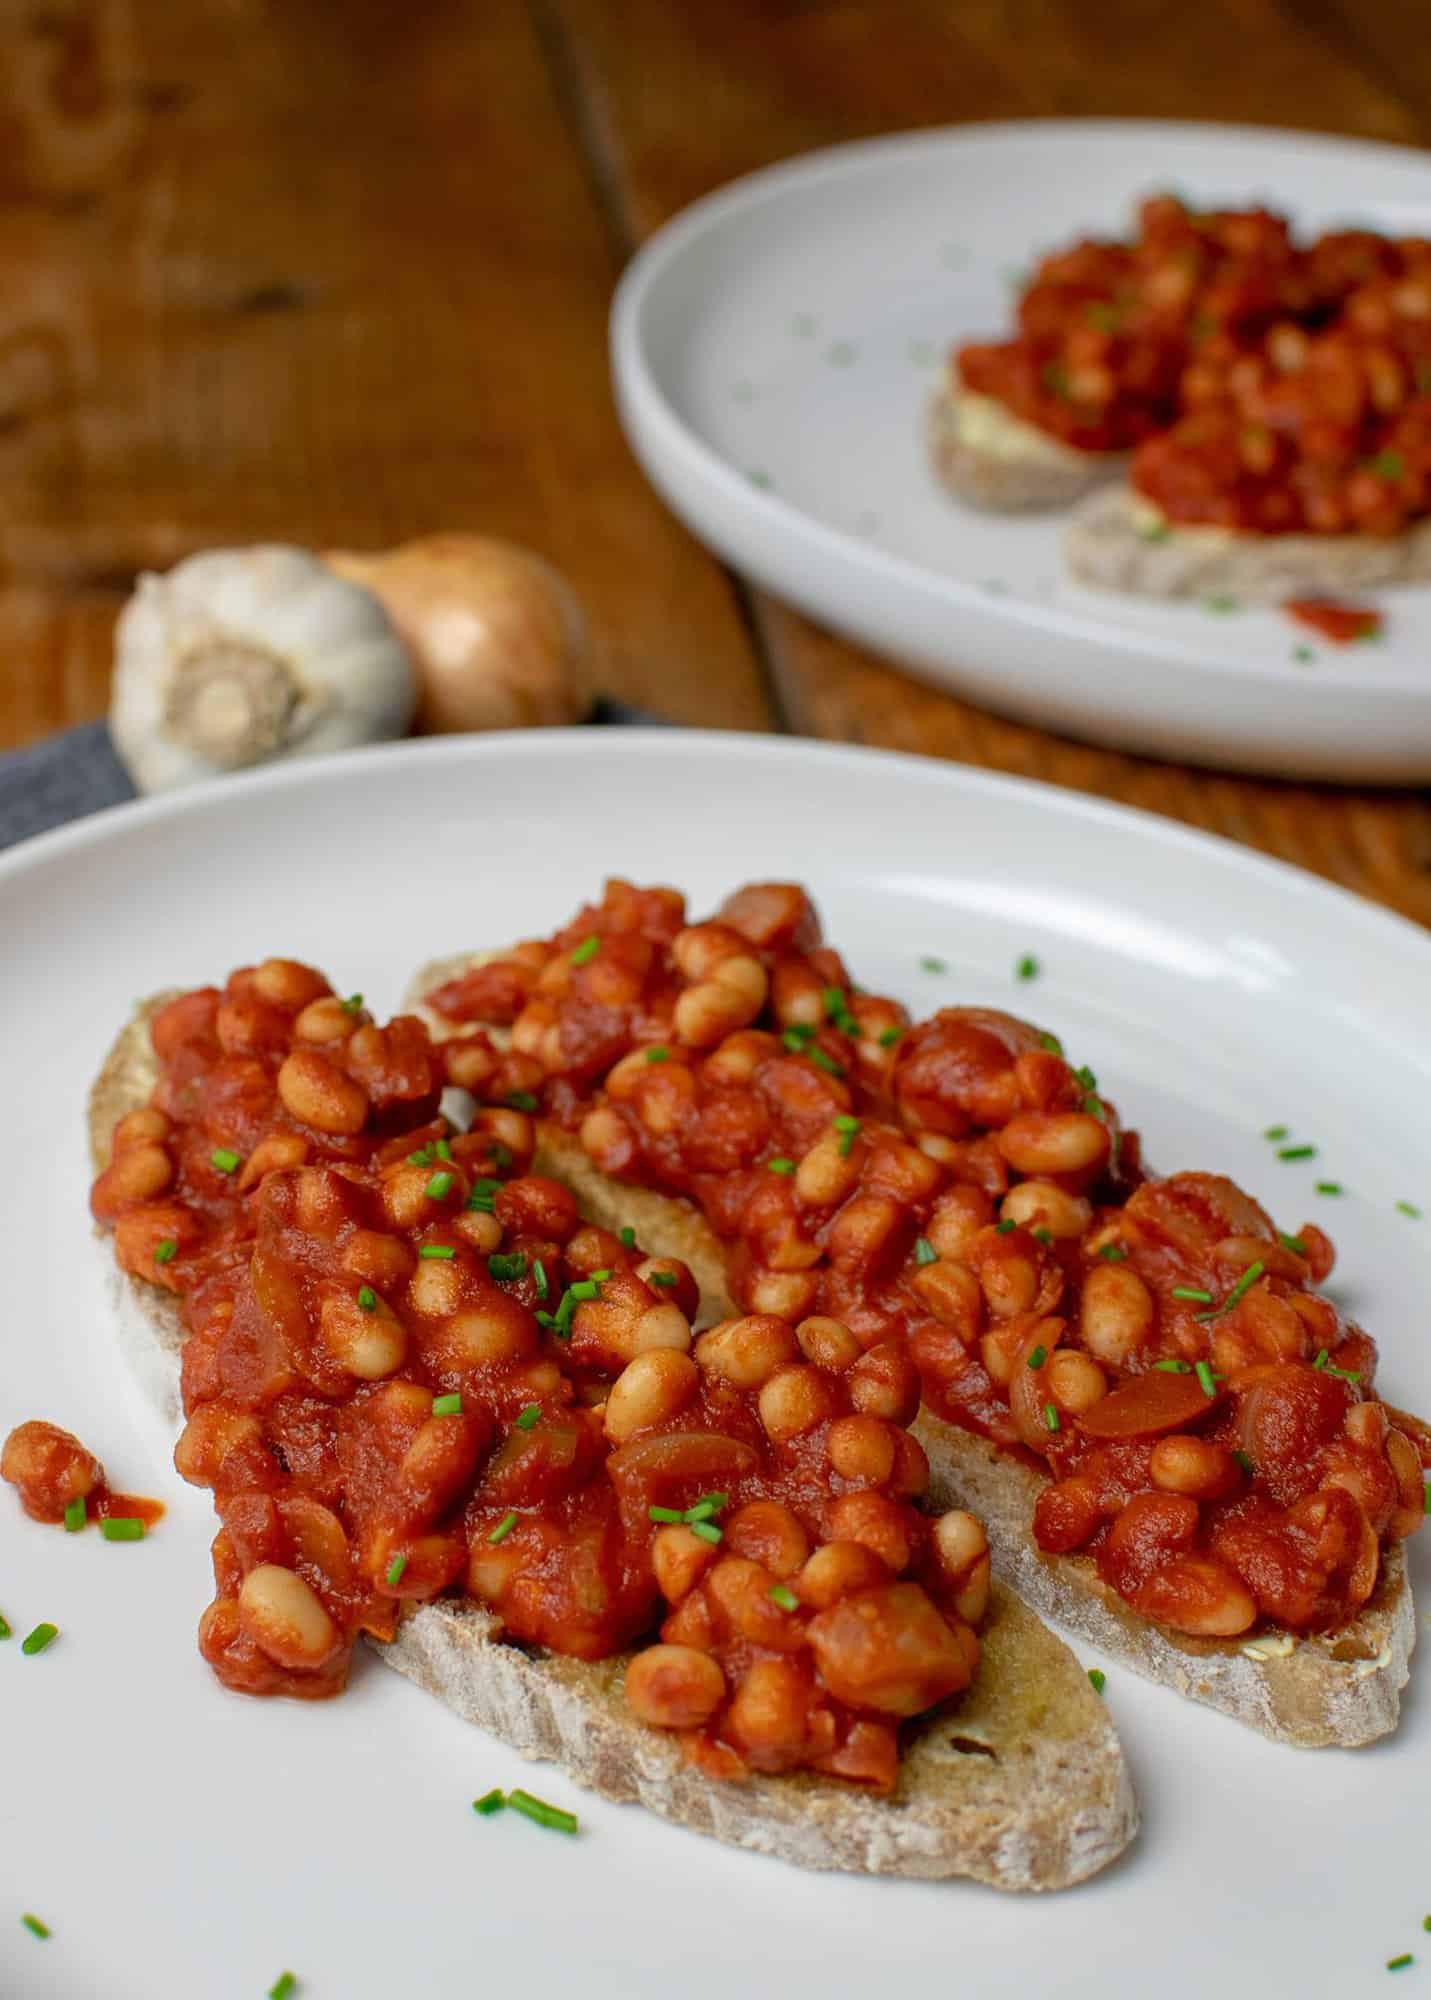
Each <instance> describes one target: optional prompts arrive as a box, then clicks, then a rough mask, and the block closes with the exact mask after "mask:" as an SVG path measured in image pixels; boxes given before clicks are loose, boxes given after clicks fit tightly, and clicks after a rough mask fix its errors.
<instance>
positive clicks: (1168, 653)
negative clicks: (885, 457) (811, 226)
mask: <svg viewBox="0 0 1431 2000" xmlns="http://www.w3.org/2000/svg"><path fill="white" fill-rule="evenodd" d="M1170 134H1171V135H1176V136H1178V137H1184V138H1189V139H1197V138H1204V139H1205V138H1210V137H1217V138H1226V139H1229V140H1231V141H1233V142H1235V143H1239V144H1241V143H1246V144H1249V145H1252V146H1254V147H1258V146H1262V147H1266V148H1268V149H1269V150H1270V149H1271V148H1272V147H1274V146H1275V147H1279V148H1284V147H1288V146H1290V147H1292V148H1294V149H1295V150H1297V151H1301V152H1306V153H1308V154H1311V155H1314V156H1325V154H1327V153H1328V152H1331V153H1333V154H1340V155H1342V156H1344V157H1346V156H1351V157H1356V158H1360V159H1363V160H1366V159H1368V158H1386V157H1387V156H1391V157H1394V158H1397V159H1399V160H1401V161H1403V162H1405V163H1406V164H1408V165H1414V166H1415V167H1417V168H1418V170H1420V171H1421V172H1423V173H1425V174H1426V176H1427V182H1428V189H1427V191H1428V198H1431V152H1425V151H1423V150H1422V149H1421V148H1419V147H1415V146H1407V145H1402V144H1400V143H1398V142H1396V141H1394V140H1385V139H1362V138H1345V137H1342V136H1340V135H1337V134H1323V133H1307V132H1301V131H1297V130H1295V129H1292V128H1288V127H1284V126H1267V125H1238V124H1224V123H1220V122H1218V121H1217V120H1213V119H1174V118H1168V119H1158V118H1095V117H1090V118H1047V119H974V120H970V121H968V122H966V123H963V124H959V125H939V126H926V127H922V128H920V129H919V130H918V131H916V132H913V133H909V132H902V133H889V134H881V135H877V136H875V137H873V138H867V139H853V140H847V141H843V142H842V143H840V144H838V145H834V146H821V147H815V148H813V149H811V150H810V151H809V152H805V153H800V154H797V155H796V156H795V157H794V158H793V159H787V160H780V161H776V162H774V163H772V164H771V165H769V166H765V167H757V168H755V169H753V170H752V171H751V172H750V173H748V174H742V175H739V176H737V177H736V178H735V179H734V180H731V181H726V182H724V183H722V185H721V186H719V187H716V188H713V189H711V190H710V191H709V192H708V193H706V194H703V195H699V196H697V197H696V199H695V200H694V201H692V202H690V203H689V204H688V205H687V206H686V207H684V208H682V209H680V210H678V211H677V213H676V214H675V215H673V216H671V217H670V218H669V219H668V220H667V221H666V222H664V223H663V224H662V225H661V227H660V228H659V229H658V230H656V232H655V233H654V234H653V235H652V236H650V237H649V238H648V239H647V241H646V242H645V243H644V244H643V245H642V246H641V248H640V249H639V250H638V251H637V252H636V254H635V256H634V257H632V259H631V261H630V262H629V263H628V264H627V266H626V268H625V269H624V271H623V272H622V274H621V277H620V280H619V282H618V284H617V286H616V290H615V293H614V294H613V297H612V303H611V315H610V323H609V350H610V361H611V371H612V376H613V380H614V383H615V387H616V390H617V396H618V404H619V403H620V402H621V401H624V400H626V399H628V398H629V399H630V401H631V402H632V403H633V405H635V406H636V407H638V409H639V412H640V416H641V420H642V421H643V422H644V423H646V424H649V425H650V427H651V428H652V430H653V431H654V432H656V433H657V434H658V435H659V436H660V438H661V440H662V443H663V446H664V447H665V448H666V449H668V450H669V451H671V452H672V453H673V454H674V455H675V456H676V458H677V459H678V460H679V461H680V462H682V463H683V464H684V466H685V467H686V469H687V471H688V472H689V473H691V474H692V475H693V476H695V477H696V478H699V479H703V480H707V481H713V482H714V484H715V486H716V488H717V490H718V491H719V492H720V493H721V494H722V495H723V497H724V499H725V501H726V502H728V503H732V504H738V505H740V506H742V507H744V508H746V509H748V510H750V511H751V513H752V516H753V518H754V519H755V520H756V521H757V522H758V521H759V520H761V519H764V520H766V521H768V522H771V523H778V524H779V525H780V527H781V529H782V530H783V531H784V532H785V533H787V534H790V535H793V536H794V537H795V538H796V539H797V540H799V541H801V542H802V544H803V546H804V549H805V552H806V553H807V554H814V555H816V556H818V557H821V558H823V559H825V560H830V559H835V560H839V561H842V562H849V561H851V560H857V561H858V562H860V563H861V564H862V565H864V566H865V567H867V569H868V570H869V571H870V572H872V573H873V574H876V575H880V576H882V577H883V578H884V580H885V581H886V582H887V583H889V584H893V585H897V586H899V587H900V588H901V589H905V590H910V589H913V590H918V591H921V592H923V593H925V594H926V595H928V596H931V597H933V598H942V599H943V601H944V603H945V604H947V606H948V607H949V608H950V609H952V610H970V609H973V608H977V609H978V610H979V611H980V612H981V613H985V614H988V615H990V616H993V617H997V618H999V619H1002V620H1003V621H1005V622H1006V623H1008V624H1011V625H1015V626H1019V627H1022V628H1023V629H1025V630H1027V631H1029V632H1031V633H1034V634H1044V635H1048V636H1051V637H1057V638H1070V639H1075V640H1078V641H1081V642H1083V643H1101V644H1105V645H1109V646H1112V647H1114V648H1116V649H1117V650H1118V651H1119V652H1123V653H1130V654H1133V655H1136V654H1138V653H1139V652H1140V651H1142V650H1145V649H1146V647H1147V644H1148V643H1149V642H1148V639H1147V635H1143V634H1139V633H1135V632H1132V631H1129V630H1126V629H1125V628H1122V627H1120V626H1119V625H1118V623H1117V622H1116V621H1115V620H1114V619H1111V618H1101V617H1097V616H1092V615H1089V614H1087V613H1085V612H1082V611H1079V610H1063V609H1060V608H1056V607H1053V606H1050V605H1043V604H1038V603H1035V602H1025V601H1023V600H1018V599H1015V600H1010V599H1006V598H1004V597H1001V596H991V595H990V594H988V593H986V592H984V591H982V590H980V589H979V588H978V586H977V585H975V584H971V583H966V582H964V581H963V580H962V579H961V578H959V577H951V576H946V575H944V574H943V573H941V572H940V571H938V570H935V569H931V568H928V567H927V566H926V565H924V564H923V563H921V562H919V561H918V560H916V559H915V558H914V557H912V556H909V555H905V554H901V553H900V552H898V551H896V550H892V549H886V548H881V547H879V546H878V545H875V544H872V543H870V542H869V541H868V540H866V539H864V538H862V537H861V536H859V535H857V534H854V533H852V532H851V531H849V530H847V529H843V528H839V527H836V526H834V525H832V524H831V523H829V522H826V521H823V520H821V519H819V518H818V517H817V516H815V515H813V514H810V513H808V512H807V511H806V510H805V509H804V508H803V507H800V506H798V505H796V503H795V502H793V501H791V500H788V499H786V498H785V497H784V496H783V495H782V494H779V493H775V492H770V491H765V490H763V489H761V488H757V487H752V486H751V484H750V482H749V480H748V479H747V478H746V477H745V476H744V475H743V474H742V473H741V472H740V470H739V469H738V468H737V467H736V466H735V465H734V464H733V463H732V462H731V461H730V460H729V459H728V458H726V457H725V456H724V455H723V454H722V453H721V452H719V451H717V450H716V449H715V448H714V446H712V445H710V444H708V443H707V442H706V441H705V439H704V438H703V437H702V435H701V434H700V432H699V431H697V430H696V429H695V428H694V426H693V425H691V424H689V423H687V422H686V421H685V419H684V418H683V417H682V415H681V414H680V413H679V411H678V410H677V408H676V406H675V404H674V403H673V402H672V400H671V399H670V398H669V397H668V396H667V394H666V392H665V390H664V388H663V387H662V385H661V383H660V381H659V379H658V377H657V374H656V371H655V369H654V367H653V366H652V365H651V362H650V359H649V356H648V353H647V349H646V341H645V330H644V325H643V319H644V314H645V311H646V309H647V306H648V303H649V301H650V299H651V297H652V296H653V294H654V292H655V288H656V286H657V285H658V284H659V282H660V281H661V279H662V278H663V277H664V275H665V274H666V272H667V271H668V269H669V268H670V267H671V265H672V264H674V263H675V261H676V260H677V259H678V258H679V257H680V256H681V255H682V254H683V253H684V252H685V251H686V250H687V249H688V248H689V246H690V245H691V244H692V243H693V242H695V241H697V240H698V239H699V238H700V237H701V236H702V235H703V234H704V233H705V232H706V231H707V230H708V229H710V228H711V227H713V226H716V225H718V224H719V223H721V222H722V221H724V220H726V219H727V218H728V217H730V216H735V215H739V214H741V213H742V212H744V211H747V210H750V209H754V208H758V207H760V206H762V205H763V204H764V203H765V202H766V201H768V200H770V199H771V198H778V197H779V196H780V195H782V194H783V193H785V192H786V191H788V190H789V189H791V188H795V189H798V188H799V187H800V186H801V185H803V184H804V183H805V182H808V181H818V180H821V179H825V178H831V177H833V178H839V177H841V176H843V175H846V174H857V173H858V172H860V171H861V170H862V169H866V168H867V167H869V166H870V165H871V164H874V163H876V162H878V163H880V164H883V163H885V162H887V161H890V160H898V159H899V158H900V157H901V156H905V155H907V156H909V157H910V158H918V157H920V156H922V155H924V154H926V153H934V154H937V153H939V152H940V151H944V150H947V149H955V150H964V149H976V148H978V147H979V146H980V145H983V144H985V143H989V142H996V141H999V140H1017V141H1019V142H1021V143H1028V144H1037V143H1040V142H1042V143H1052V142H1056V141H1057V140H1059V139H1063V140H1065V141H1066V140H1068V139H1070V138H1073V137H1081V138H1085V139H1098V138H1107V139H1113V140H1116V139H1120V138H1128V139H1132V138H1136V137H1143V138H1145V139H1148V138H1155V137H1163V138H1166V137H1167V136H1169V135H1170ZM952 338H953V336H952V335H951V339H952ZM638 456H640V454H638ZM648 477H649V474H648ZM1152 643H1153V644H1154V645H1155V646H1156V649H1157V651H1158V652H1159V653H1160V654H1161V655H1162V657H1163V659H1164V660H1165V662H1166V663H1167V665H1168V666H1170V667H1177V666H1191V667H1194V668H1196V669H1197V670H1199V671H1201V672H1212V673H1215V674H1218V675H1220V676H1223V677H1225V678H1228V679H1231V680H1233V681H1235V682H1236V683H1237V684H1238V685H1239V686H1241V687H1244V688H1246V687H1255V688H1257V689H1259V690H1261V691H1262V692H1264V693H1267V694H1270V695H1275V696H1279V697H1285V696H1286V694H1287V691H1288V681H1287V678H1286V675H1285V673H1284V672H1283V671H1281V670H1280V669H1279V668H1278V667H1276V666H1273V665H1272V664H1270V663H1265V662H1260V661H1257V660H1247V661H1243V660H1226V659H1220V658H1218V657H1217V656H1216V655H1215V654H1207V653H1202V652H1200V651H1198V650H1197V649H1196V648H1195V647H1194V646H1193V645H1192V644H1191V643H1190V642H1189V643H1184V642H1183V641H1182V640H1179V639H1176V638H1169V637H1165V636H1163V635H1158V636H1157V638H1156V640H1154V641H1153V642H1152ZM1319 682H1320V685H1321V686H1322V687H1323V688H1332V687H1338V688H1339V687H1345V688H1346V689H1347V690H1349V691H1351V692H1354V693H1356V694H1358V695H1364V696H1369V697H1371V698H1372V699H1378V698H1385V699H1386V700H1387V701H1389V702H1398V701H1405V700H1408V699H1409V700H1415V699H1416V697H1417V694H1418V692H1420V689H1419V687H1418V684H1417V683H1416V682H1415V681H1414V680H1413V679H1411V678H1410V677H1409V676H1408V673H1407V671H1406V670H1405V669H1403V670H1401V671H1400V672H1393V671H1390V670H1388V669H1386V668H1384V667H1382V668H1379V667H1378V666H1377V664H1376V662H1375V660H1373V661H1372V662H1371V664H1370V666H1367V665H1366V664H1365V656H1364V655H1359V656H1358V662H1357V668H1356V671H1355V674H1354V675H1353V674H1352V672H1351V671H1350V669H1349V668H1348V667H1347V666H1344V665H1343V664H1342V662H1341V661H1339V660H1338V659H1337V658H1336V656H1335V655H1333V656H1332V657H1330V658H1329V659H1327V660H1326V661H1324V662H1323V663H1322V671H1321V672H1320V674H1319Z"/></svg>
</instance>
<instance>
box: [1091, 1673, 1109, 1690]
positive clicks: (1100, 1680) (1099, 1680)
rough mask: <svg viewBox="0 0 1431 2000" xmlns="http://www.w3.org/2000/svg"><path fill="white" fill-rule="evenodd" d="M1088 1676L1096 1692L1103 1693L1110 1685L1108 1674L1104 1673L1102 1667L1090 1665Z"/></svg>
mask: <svg viewBox="0 0 1431 2000" xmlns="http://www.w3.org/2000/svg"><path fill="white" fill-rule="evenodd" d="M1088 1678H1089V1680H1090V1681H1091V1682H1092V1684H1093V1692H1094V1693H1095V1694H1102V1692H1103V1690H1104V1688H1106V1687H1107V1685H1108V1676H1107V1674H1105V1673H1104V1671H1103V1669H1102V1667H1090V1668H1089V1669H1088Z"/></svg>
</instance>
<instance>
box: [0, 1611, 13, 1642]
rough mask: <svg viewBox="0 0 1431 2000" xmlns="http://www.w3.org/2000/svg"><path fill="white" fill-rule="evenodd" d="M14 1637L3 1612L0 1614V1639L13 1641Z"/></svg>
mask: <svg viewBox="0 0 1431 2000" xmlns="http://www.w3.org/2000/svg"><path fill="white" fill-rule="evenodd" d="M14 1636H15V1634H14V1631H13V1629H12V1627H11V1624H10V1620H9V1619H8V1618H7V1617H6V1616H5V1614H4V1613H3V1612H0V1639H13V1638H14Z"/></svg>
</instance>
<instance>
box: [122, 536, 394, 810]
mask: <svg viewBox="0 0 1431 2000" xmlns="http://www.w3.org/2000/svg"><path fill="white" fill-rule="evenodd" d="M114 649H115V657H114V684H113V688H112V691H111V697H110V711H109V723H110V732H111V734H112V736H113V738H114V746H115V749H116V750H117V751H118V752H119V755H120V757H121V759H122V760H123V762H124V765H125V767H126V769H127V770H128V772H129V775H130V777H131V778H133V780H134V783H135V785H136V786H137V787H138V789H139V790H140V791H141V792H160V791H168V790H171V789H173V788H174V787H175V786H179V785H190V784H193V783H195V782H196V781H197V780H198V779H200V778H209V777H214V776H216V775H217V774H218V773H220V772H223V771H237V770H240V769H242V768H244V767H245V766H247V765H251V764H262V763H267V762H269V761H270V760H272V759H274V758H280V757H309V756H314V755H316V754H317V753H318V752H320V751H324V750H343V749H348V748H350V747H351V746H353V745H356V744H359V743H377V742H383V741H386V739H387V738H389V737H393V736H401V735H403V734H404V733H405V732H406V730H407V727H408V724H409V723H410V722H411V721H412V715H413V709H414V707H415V705H416V700H417V688H416V683H415V680H414V676H413V671H412V665H411V662H410V661H409V659H408V655H407V650H406V648H405V647H404V645H403V643H402V641H401V640H400V639H399V637H398V635H397V633H396V632H395V631H394V630H393V627H392V623H391V621H390V620H389V618H388V615H387V613H386V612H385V611H384V610H383V607H382V605H381V604H380V603H379V602H378V600H377V599H376V598H375V597H374V596H373V594H372V592H371V591H368V590H364V589H363V588H362V587H361V586H360V585H358V584H356V583H351V582H349V581H347V580H346V579H345V578H342V577H339V576H335V575H334V573H333V571H332V570H330V569H329V568H328V566H327V564H326V563H323V562H320V561H319V559H318V558H317V556H314V555H310V554H309V553H308V551H307V550H306V549H295V548H287V547H284V546H283V545H282V544H270V545H266V546H260V547H257V548H249V549H207V550H205V551H204V553H203V554H202V555H194V556H188V557H186V558H185V560H184V561H183V562H181V563H179V564H177V565H176V567H175V568H173V569H171V570H169V571H168V572H167V573H166V574H165V575H163V576H153V575H144V576H141V577H140V579H139V585H138V588H137V589H136V591H135V593H134V596H133V597H132V598H131V599H130V600H129V602H128V604H127V605H126V606H125V607H124V610H123V611H122V612H121V613H120V617H119V622H118V625H117V626H116V628H115V635H114Z"/></svg>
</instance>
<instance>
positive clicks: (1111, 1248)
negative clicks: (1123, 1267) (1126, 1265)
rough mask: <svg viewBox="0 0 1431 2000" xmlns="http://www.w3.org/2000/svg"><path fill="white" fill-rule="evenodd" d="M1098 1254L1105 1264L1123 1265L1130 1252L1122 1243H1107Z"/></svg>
mask: <svg viewBox="0 0 1431 2000" xmlns="http://www.w3.org/2000/svg"><path fill="white" fill-rule="evenodd" d="M1098 1254H1099V1256H1100V1257H1101V1258H1102V1259H1103V1261H1104V1263H1105V1264H1121V1263H1122V1262H1123V1260H1124V1258H1125V1257H1126V1256H1127V1255H1128V1252H1127V1251H1126V1250H1125V1249H1124V1248H1123V1245H1122V1244H1121V1243H1105V1244H1104V1245H1103V1248H1102V1249H1101V1250H1100V1251H1099V1252H1098Z"/></svg>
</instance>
